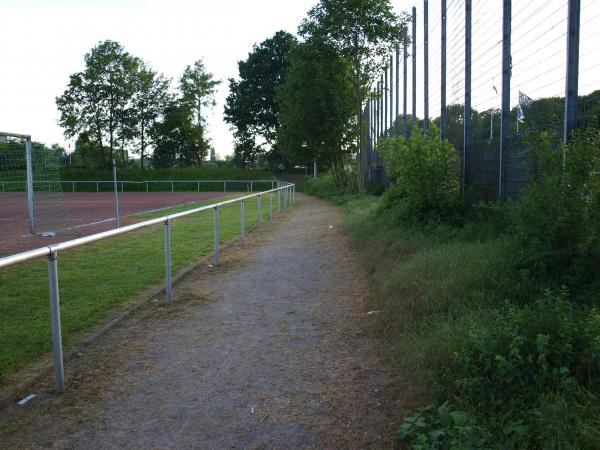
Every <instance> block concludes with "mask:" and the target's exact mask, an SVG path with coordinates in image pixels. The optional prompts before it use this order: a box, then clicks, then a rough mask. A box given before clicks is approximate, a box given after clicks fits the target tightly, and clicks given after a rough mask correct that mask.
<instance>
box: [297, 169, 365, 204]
mask: <svg viewBox="0 0 600 450" xmlns="http://www.w3.org/2000/svg"><path fill="white" fill-rule="evenodd" d="M302 191H303V192H306V193H307V194H310V195H314V196H317V197H321V198H326V199H328V200H331V201H333V202H335V203H337V204H342V203H345V202H346V201H348V200H350V199H352V198H354V196H355V195H356V193H357V192H358V190H357V188H356V184H352V185H351V186H350V188H349V189H348V190H345V191H340V189H339V188H338V187H337V185H336V182H335V180H334V177H333V176H332V175H331V174H325V175H320V176H318V177H317V178H314V177H306V179H305V180H304V182H303V183H302Z"/></svg>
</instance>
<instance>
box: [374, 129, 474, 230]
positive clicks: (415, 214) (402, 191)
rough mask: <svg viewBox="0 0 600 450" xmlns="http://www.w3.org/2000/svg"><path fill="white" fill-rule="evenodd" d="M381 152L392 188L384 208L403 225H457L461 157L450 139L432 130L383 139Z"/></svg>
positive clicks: (461, 208)
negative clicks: (405, 136)
mask: <svg viewBox="0 0 600 450" xmlns="http://www.w3.org/2000/svg"><path fill="white" fill-rule="evenodd" d="M378 150H379V151H380V152H381V153H382V155H383V158H384V160H385V164H386V169H387V172H388V176H389V178H390V181H391V182H392V184H393V186H392V187H391V188H390V189H389V190H388V191H387V192H386V194H385V195H384V203H383V206H384V208H391V209H394V210H395V211H396V213H397V214H396V215H397V217H398V219H399V220H400V221H401V222H403V223H410V224H415V223H454V222H456V221H457V220H459V218H460V213H461V212H462V210H463V202H462V199H461V196H460V183H459V177H458V171H457V161H458V156H457V153H456V150H455V149H454V147H453V146H452V145H451V144H450V143H449V142H448V140H446V139H445V140H441V139H440V138H439V132H438V131H437V130H436V128H435V127H433V126H432V127H431V129H430V130H429V132H428V133H427V134H424V133H423V132H421V131H419V130H415V131H413V133H412V135H411V136H410V138H409V139H406V138H404V137H403V136H399V137H392V138H386V139H383V140H382V141H381V142H380V144H379V146H378Z"/></svg>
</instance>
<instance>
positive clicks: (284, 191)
mask: <svg viewBox="0 0 600 450" xmlns="http://www.w3.org/2000/svg"><path fill="white" fill-rule="evenodd" d="M283 209H287V187H285V188H283Z"/></svg>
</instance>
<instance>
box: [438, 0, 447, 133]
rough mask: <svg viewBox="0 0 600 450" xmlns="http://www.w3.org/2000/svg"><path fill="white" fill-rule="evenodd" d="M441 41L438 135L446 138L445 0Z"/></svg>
mask: <svg viewBox="0 0 600 450" xmlns="http://www.w3.org/2000/svg"><path fill="white" fill-rule="evenodd" d="M441 15H442V27H441V28H442V29H441V32H442V39H441V40H442V42H441V55H440V56H441V67H440V77H441V82H440V97H441V98H440V137H441V138H442V139H445V138H446V21H447V10H446V0H442V7H441Z"/></svg>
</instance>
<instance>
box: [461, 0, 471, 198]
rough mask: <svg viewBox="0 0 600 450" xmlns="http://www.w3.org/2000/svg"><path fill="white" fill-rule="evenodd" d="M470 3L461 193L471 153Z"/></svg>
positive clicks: (468, 7) (467, 1) (468, 3)
mask: <svg viewBox="0 0 600 450" xmlns="http://www.w3.org/2000/svg"><path fill="white" fill-rule="evenodd" d="M472 1H473V0H465V109H464V119H463V122H464V130H463V157H462V191H463V193H464V192H465V184H466V182H467V158H468V157H469V155H470V153H471V11H472Z"/></svg>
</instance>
